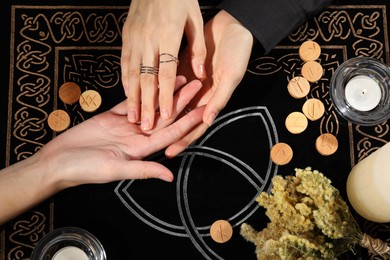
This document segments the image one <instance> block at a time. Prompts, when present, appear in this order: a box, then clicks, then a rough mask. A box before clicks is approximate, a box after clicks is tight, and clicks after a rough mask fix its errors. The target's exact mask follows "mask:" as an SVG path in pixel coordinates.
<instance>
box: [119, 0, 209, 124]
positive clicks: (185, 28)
mask: <svg viewBox="0 0 390 260" xmlns="http://www.w3.org/2000/svg"><path fill="white" fill-rule="evenodd" d="M184 32H185V33H186V36H187V39H188V43H189V51H190V53H191V66H192V69H193V73H194V74H195V76H196V77H197V78H199V79H202V78H204V77H205V70H204V62H205V57H206V47H205V42H204V36H203V18H202V15H201V12H200V8H199V4H198V1H197V0H163V1H161V0H133V1H132V2H131V5H130V9H129V13H128V16H127V19H126V22H125V24H124V27H123V32H122V39H123V44H122V57H121V67H122V83H123V87H124V90H125V94H126V96H127V114H128V120H129V122H131V123H137V122H139V121H140V122H141V129H142V130H144V131H148V130H150V129H152V128H153V127H154V124H155V120H154V115H155V111H156V108H157V104H158V107H159V110H160V113H161V117H162V118H163V119H168V118H170V117H171V116H172V104H173V93H174V83H175V78H176V70H177V62H178V60H177V55H178V52H179V48H180V44H181V40H182V36H183V33H184Z"/></svg>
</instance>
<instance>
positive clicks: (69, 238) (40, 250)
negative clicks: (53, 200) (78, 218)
mask: <svg viewBox="0 0 390 260" xmlns="http://www.w3.org/2000/svg"><path fill="white" fill-rule="evenodd" d="M46 259H50V260H65V259H72V260H106V259H107V257H106V252H105V251H104V248H103V246H102V244H101V243H100V241H99V240H98V239H97V238H96V237H95V236H94V235H92V234H91V233H89V232H88V231H86V230H84V229H81V228H76V227H64V228H59V229H56V230H53V231H52V232H50V233H48V234H47V235H46V236H44V237H43V238H42V240H41V241H39V243H38V245H37V246H36V247H35V248H34V250H33V252H32V254H31V260H46Z"/></svg>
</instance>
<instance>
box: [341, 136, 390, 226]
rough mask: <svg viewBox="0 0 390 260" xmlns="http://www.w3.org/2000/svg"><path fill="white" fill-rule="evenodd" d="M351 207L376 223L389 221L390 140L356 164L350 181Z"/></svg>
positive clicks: (348, 181)
mask: <svg viewBox="0 0 390 260" xmlns="http://www.w3.org/2000/svg"><path fill="white" fill-rule="evenodd" d="M347 194H348V199H349V201H350V203H351V205H352V207H353V208H354V209H355V210H356V212H357V213H359V215H361V216H362V217H364V218H366V219H368V220H371V221H374V222H380V223H385V222H390V143H387V144H386V145H384V146H383V147H382V148H380V149H378V150H377V151H375V152H374V153H372V154H371V155H369V156H368V157H366V158H364V159H363V160H362V161H360V162H359V163H358V164H356V165H355V166H354V167H353V168H352V171H351V173H350V174H349V176H348V180H347Z"/></svg>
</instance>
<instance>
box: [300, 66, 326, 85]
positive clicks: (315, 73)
mask: <svg viewBox="0 0 390 260" xmlns="http://www.w3.org/2000/svg"><path fill="white" fill-rule="evenodd" d="M301 73H302V76H303V77H304V78H305V79H307V80H308V81H309V82H312V83H313V82H317V81H319V80H320V79H321V78H322V75H323V74H324V70H323V68H322V66H321V64H319V63H318V62H316V61H308V62H306V63H305V64H303V66H302V69H301Z"/></svg>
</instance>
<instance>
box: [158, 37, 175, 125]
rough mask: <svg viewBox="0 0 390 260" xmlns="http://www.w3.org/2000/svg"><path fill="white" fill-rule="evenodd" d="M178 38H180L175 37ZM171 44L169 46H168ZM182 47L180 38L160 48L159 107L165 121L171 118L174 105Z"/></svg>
mask: <svg viewBox="0 0 390 260" xmlns="http://www.w3.org/2000/svg"><path fill="white" fill-rule="evenodd" d="M173 38H174V39H175V38H178V37H173ZM166 43H169V44H166ZM179 47H180V38H179V39H178V40H177V41H176V40H175V41H174V42H172V41H168V42H167V41H163V46H162V47H160V49H161V53H160V56H159V74H158V84H159V97H158V99H159V107H160V114H161V117H162V118H163V119H168V118H170V117H171V113H172V105H173V103H172V102H173V93H174V89H175V79H176V71H177V65H178V64H179V59H178V57H177V53H178V50H179Z"/></svg>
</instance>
